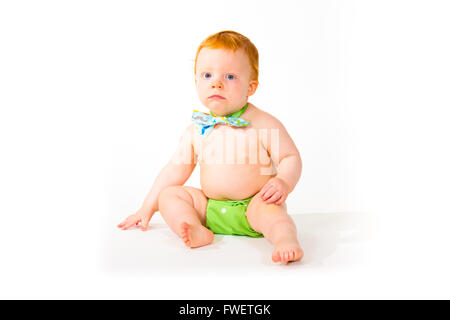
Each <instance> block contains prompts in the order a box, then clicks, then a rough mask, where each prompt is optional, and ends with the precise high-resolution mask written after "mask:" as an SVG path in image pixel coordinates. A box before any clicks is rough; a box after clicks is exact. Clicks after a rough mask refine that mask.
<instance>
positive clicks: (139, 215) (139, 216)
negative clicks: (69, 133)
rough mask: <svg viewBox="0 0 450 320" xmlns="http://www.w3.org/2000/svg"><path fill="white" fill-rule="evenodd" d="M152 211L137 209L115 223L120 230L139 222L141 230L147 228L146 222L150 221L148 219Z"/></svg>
mask: <svg viewBox="0 0 450 320" xmlns="http://www.w3.org/2000/svg"><path fill="white" fill-rule="evenodd" d="M153 213H154V212H151V211H148V210H144V209H142V208H141V209H139V210H138V211H137V212H136V213H135V214H132V215H131V216H128V217H127V218H126V219H125V220H124V221H123V222H121V223H119V224H118V225H117V228H120V229H122V230H127V229H129V228H130V227H132V226H135V225H138V224H139V222H140V223H141V230H142V231H145V230H147V228H148V223H149V222H150V219H151V218H152V216H153Z"/></svg>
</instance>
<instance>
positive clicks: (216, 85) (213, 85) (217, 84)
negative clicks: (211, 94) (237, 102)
mask: <svg viewBox="0 0 450 320" xmlns="http://www.w3.org/2000/svg"><path fill="white" fill-rule="evenodd" d="M222 88H223V84H222V82H220V81H218V80H214V81H211V89H222Z"/></svg>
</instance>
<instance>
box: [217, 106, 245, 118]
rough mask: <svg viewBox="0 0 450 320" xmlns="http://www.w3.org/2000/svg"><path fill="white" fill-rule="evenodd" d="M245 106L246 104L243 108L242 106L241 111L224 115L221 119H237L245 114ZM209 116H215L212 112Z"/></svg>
mask: <svg viewBox="0 0 450 320" xmlns="http://www.w3.org/2000/svg"><path fill="white" fill-rule="evenodd" d="M247 106H248V103H246V104H245V106H243V107H242V108H241V109H239V110H237V111H235V112H232V113H229V114H226V115H224V116H222V117H236V118H239V117H240V116H241V115H242V114H243V113H244V112H245V110H247ZM211 114H212V115H213V116H216V114H214V113H213V112H212V111H211Z"/></svg>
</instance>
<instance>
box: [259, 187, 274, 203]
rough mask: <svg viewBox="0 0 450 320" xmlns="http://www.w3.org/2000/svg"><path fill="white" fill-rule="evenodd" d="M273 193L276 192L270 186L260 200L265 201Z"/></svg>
mask: <svg viewBox="0 0 450 320" xmlns="http://www.w3.org/2000/svg"><path fill="white" fill-rule="evenodd" d="M275 191H276V189H275V188H274V186H272V185H271V186H270V187H269V188H268V189H267V190H266V191H265V192H264V194H263V195H262V196H261V199H263V200H264V201H265V200H266V199H268V198H269V197H271V196H272V195H273V193H274V192H275Z"/></svg>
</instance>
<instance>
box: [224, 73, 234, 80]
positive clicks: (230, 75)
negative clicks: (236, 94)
mask: <svg viewBox="0 0 450 320" xmlns="http://www.w3.org/2000/svg"><path fill="white" fill-rule="evenodd" d="M225 79H227V80H234V79H236V77H235V76H234V75H233V74H227V75H226V76H225Z"/></svg>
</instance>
